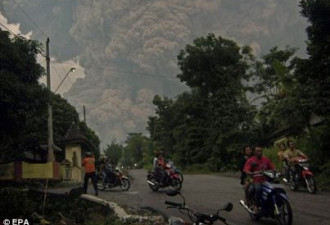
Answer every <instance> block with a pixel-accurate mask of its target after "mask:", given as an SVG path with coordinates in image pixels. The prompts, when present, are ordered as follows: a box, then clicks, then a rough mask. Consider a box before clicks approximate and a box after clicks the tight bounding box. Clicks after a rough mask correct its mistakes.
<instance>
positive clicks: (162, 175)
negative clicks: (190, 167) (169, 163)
mask: <svg viewBox="0 0 330 225" xmlns="http://www.w3.org/2000/svg"><path fill="white" fill-rule="evenodd" d="M164 168H165V159H164V157H163V152H162V151H160V152H157V153H156V156H155V158H154V160H153V169H154V172H155V174H156V176H157V177H158V178H159V181H160V183H164V181H165V179H166V172H165V170H164Z"/></svg>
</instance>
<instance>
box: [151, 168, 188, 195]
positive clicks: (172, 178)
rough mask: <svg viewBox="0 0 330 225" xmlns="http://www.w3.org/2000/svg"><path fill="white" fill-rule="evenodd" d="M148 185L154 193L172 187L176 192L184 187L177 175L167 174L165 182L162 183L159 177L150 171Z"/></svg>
mask: <svg viewBox="0 0 330 225" xmlns="http://www.w3.org/2000/svg"><path fill="white" fill-rule="evenodd" d="M147 183H148V184H149V187H150V189H151V190H153V191H157V190H158V189H159V188H165V187H169V186H172V187H173V188H174V189H175V190H178V191H179V190H180V189H181V187H182V183H181V180H180V178H179V176H178V174H177V173H174V172H173V173H172V172H171V173H169V174H166V177H165V179H164V181H163V182H162V183H161V182H160V180H159V177H158V176H157V175H156V174H155V172H153V171H148V175H147Z"/></svg>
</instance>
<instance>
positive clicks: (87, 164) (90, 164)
mask: <svg viewBox="0 0 330 225" xmlns="http://www.w3.org/2000/svg"><path fill="white" fill-rule="evenodd" d="M82 166H83V167H84V168H85V176H84V193H85V194H86V193H87V187H88V181H89V178H90V179H91V180H92V183H93V187H94V191H95V195H96V196H98V189H97V178H96V172H95V158H94V156H93V155H92V154H91V153H90V152H86V154H85V158H84V159H83V161H82Z"/></svg>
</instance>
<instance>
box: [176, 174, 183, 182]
mask: <svg viewBox="0 0 330 225" xmlns="http://www.w3.org/2000/svg"><path fill="white" fill-rule="evenodd" d="M177 174H178V176H179V180H180V182H181V183H182V182H183V175H182V173H181V172H177Z"/></svg>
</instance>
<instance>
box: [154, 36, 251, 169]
mask: <svg viewBox="0 0 330 225" xmlns="http://www.w3.org/2000/svg"><path fill="white" fill-rule="evenodd" d="M252 62H253V57H252V55H251V51H250V49H249V48H248V47H239V46H238V45H237V44H236V43H235V42H233V41H231V40H227V39H224V38H222V37H215V35H214V34H209V35H208V36H207V37H205V38H204V37H201V38H197V39H196V40H194V42H193V45H187V46H186V48H185V49H184V50H182V51H181V52H180V54H179V56H178V64H179V66H180V69H181V73H180V74H179V75H178V78H180V80H181V81H182V82H185V83H186V84H187V85H188V86H189V87H190V88H191V90H190V92H185V93H183V94H181V95H179V96H178V97H177V99H176V100H172V99H168V98H167V97H163V98H161V97H160V96H155V98H154V104H155V105H156V114H157V116H156V117H153V118H150V120H149V124H148V130H149V132H150V134H151V138H152V140H154V141H156V142H159V143H161V144H160V146H162V148H163V149H162V150H165V151H167V152H168V153H170V154H173V155H174V158H176V159H177V160H178V161H179V162H180V163H181V164H182V165H191V164H196V163H199V164H204V163H208V164H209V166H210V167H213V168H217V169H219V168H220V167H222V166H224V163H223V162H227V161H228V159H231V158H233V156H234V155H235V151H232V149H234V148H237V147H238V146H239V145H240V144H241V143H239V142H237V141H238V140H237V137H238V136H239V135H237V133H239V132H240V131H241V130H246V129H247V127H248V126H249V125H250V124H251V121H252V119H253V114H252V109H253V107H251V106H250V105H249V104H248V101H247V98H246V95H245V93H246V87H245V86H244V84H243V81H244V80H247V79H248V78H249V77H250V76H251V73H250V71H248V68H249V67H250V64H251V63H252ZM240 138H241V137H240ZM237 145H238V146H237ZM231 146H234V147H231ZM233 154H234V155H233Z"/></svg>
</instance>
